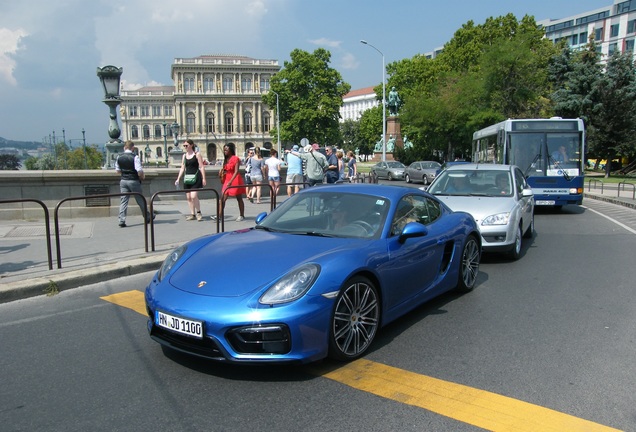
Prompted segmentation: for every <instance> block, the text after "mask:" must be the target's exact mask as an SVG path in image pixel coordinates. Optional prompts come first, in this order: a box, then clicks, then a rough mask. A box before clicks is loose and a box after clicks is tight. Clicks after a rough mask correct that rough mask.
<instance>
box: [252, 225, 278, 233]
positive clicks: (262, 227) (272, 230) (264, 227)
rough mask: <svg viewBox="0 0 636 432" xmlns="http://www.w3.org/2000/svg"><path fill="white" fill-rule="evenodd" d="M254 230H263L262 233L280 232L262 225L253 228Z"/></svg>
mask: <svg viewBox="0 0 636 432" xmlns="http://www.w3.org/2000/svg"><path fill="white" fill-rule="evenodd" d="M254 229H258V230H263V231H267V232H282V231H281V230H277V229H274V228H270V227H266V226H263V225H256V226H255V227H254Z"/></svg>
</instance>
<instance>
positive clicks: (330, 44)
mask: <svg viewBox="0 0 636 432" xmlns="http://www.w3.org/2000/svg"><path fill="white" fill-rule="evenodd" d="M309 42H310V43H312V44H314V45H319V46H326V47H329V48H340V45H341V44H342V42H340V41H335V40H331V39H327V38H320V39H313V40H310V41H309Z"/></svg>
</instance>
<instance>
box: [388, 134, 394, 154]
mask: <svg viewBox="0 0 636 432" xmlns="http://www.w3.org/2000/svg"><path fill="white" fill-rule="evenodd" d="M394 149H395V138H393V135H389V141H387V143H386V151H387V152H388V153H393V150H394Z"/></svg>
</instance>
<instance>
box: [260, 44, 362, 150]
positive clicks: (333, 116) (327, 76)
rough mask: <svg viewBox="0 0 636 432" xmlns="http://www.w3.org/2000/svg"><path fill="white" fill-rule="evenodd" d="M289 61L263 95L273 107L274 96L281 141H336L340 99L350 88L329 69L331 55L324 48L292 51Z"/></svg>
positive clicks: (338, 136) (340, 77) (275, 131)
mask: <svg viewBox="0 0 636 432" xmlns="http://www.w3.org/2000/svg"><path fill="white" fill-rule="evenodd" d="M290 58H291V61H285V63H284V65H283V69H281V71H280V72H278V73H277V74H276V75H274V77H273V78H272V81H271V91H270V92H268V93H267V94H265V95H263V102H264V103H265V104H267V105H268V106H269V107H276V93H277V94H278V99H279V100H278V103H279V106H280V117H279V120H280V129H281V130H280V131H278V130H277V129H276V128H273V130H272V133H273V134H275V135H277V134H279V133H280V137H281V141H285V142H294V143H298V142H300V140H301V139H302V138H307V139H309V141H310V142H319V143H321V144H335V143H337V142H338V141H339V138H340V130H339V119H340V107H341V106H342V97H343V96H344V95H345V94H347V93H348V92H349V90H350V89H351V86H350V85H349V84H347V83H346V82H344V81H343V80H342V76H341V75H340V73H339V72H338V71H337V70H335V69H333V68H331V67H330V66H329V63H330V61H331V53H330V52H329V51H327V50H325V49H323V48H319V49H317V50H315V51H314V52H313V53H308V52H306V51H303V50H300V49H295V50H293V51H292V52H291V54H290Z"/></svg>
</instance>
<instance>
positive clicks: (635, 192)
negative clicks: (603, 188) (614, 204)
mask: <svg viewBox="0 0 636 432" xmlns="http://www.w3.org/2000/svg"><path fill="white" fill-rule="evenodd" d="M627 185H630V186H631V187H632V199H636V185H634V183H627V182H620V183H619V184H618V195H617V196H619V197H620V196H621V186H622V187H623V191H624V190H625V186H627Z"/></svg>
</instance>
